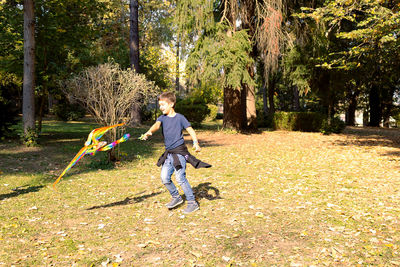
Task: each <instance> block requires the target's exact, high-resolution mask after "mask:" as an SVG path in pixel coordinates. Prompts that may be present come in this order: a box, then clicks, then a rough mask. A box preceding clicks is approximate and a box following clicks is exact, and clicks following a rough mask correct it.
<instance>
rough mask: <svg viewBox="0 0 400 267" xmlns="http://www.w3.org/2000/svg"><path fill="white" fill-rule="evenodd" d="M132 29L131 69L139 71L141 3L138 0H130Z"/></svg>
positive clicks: (130, 39)
mask: <svg viewBox="0 0 400 267" xmlns="http://www.w3.org/2000/svg"><path fill="white" fill-rule="evenodd" d="M129 8H130V17H129V21H130V31H129V33H130V34H129V48H130V54H129V55H130V63H131V69H133V70H135V71H136V73H139V11H138V10H139V3H138V1H137V0H130V3H129Z"/></svg>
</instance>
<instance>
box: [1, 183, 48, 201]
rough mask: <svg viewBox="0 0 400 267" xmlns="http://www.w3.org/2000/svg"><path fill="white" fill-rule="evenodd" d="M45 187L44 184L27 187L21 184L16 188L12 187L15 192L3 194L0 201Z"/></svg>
mask: <svg viewBox="0 0 400 267" xmlns="http://www.w3.org/2000/svg"><path fill="white" fill-rule="evenodd" d="M24 187H25V188H24ZM43 187H44V185H36V186H29V187H27V185H24V186H20V187H17V188H15V189H12V190H13V192H11V193H8V194H1V195H0V201H2V200H4V199H7V198H12V197H17V196H19V195H24V194H28V193H32V192H38V191H39V190H40V189H42V188H43Z"/></svg>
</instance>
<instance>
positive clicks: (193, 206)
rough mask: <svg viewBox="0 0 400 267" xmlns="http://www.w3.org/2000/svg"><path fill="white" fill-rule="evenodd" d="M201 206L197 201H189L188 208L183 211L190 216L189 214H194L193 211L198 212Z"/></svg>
mask: <svg viewBox="0 0 400 267" xmlns="http://www.w3.org/2000/svg"><path fill="white" fill-rule="evenodd" d="M199 208H200V207H199V204H197V202H196V201H188V204H187V207H186V209H184V210H183V213H185V214H188V213H192V212H193V211H196V210H198V209H199Z"/></svg>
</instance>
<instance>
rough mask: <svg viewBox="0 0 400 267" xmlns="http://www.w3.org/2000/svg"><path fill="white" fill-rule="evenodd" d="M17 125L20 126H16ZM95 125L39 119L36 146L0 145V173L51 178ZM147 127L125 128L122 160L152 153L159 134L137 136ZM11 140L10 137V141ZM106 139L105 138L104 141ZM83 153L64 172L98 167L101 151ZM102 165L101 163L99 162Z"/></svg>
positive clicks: (92, 169)
mask: <svg viewBox="0 0 400 267" xmlns="http://www.w3.org/2000/svg"><path fill="white" fill-rule="evenodd" d="M18 127H19V128H21V127H22V126H21V125H19V126H18ZM96 127H98V125H97V124H94V123H93V122H91V121H82V122H60V121H54V120H49V119H47V120H44V121H43V131H42V134H41V136H40V140H39V145H40V146H39V147H34V148H26V147H25V146H23V145H22V144H18V143H17V144H16V143H15V142H9V143H5V144H4V145H3V144H1V146H0V149H1V151H0V158H1V159H2V160H1V161H0V171H1V172H2V173H3V174H11V175H18V174H19V173H24V174H41V173H43V174H45V176H49V175H50V176H54V179H55V178H56V177H57V176H58V175H59V174H60V173H61V172H62V170H64V168H66V166H67V165H68V164H69V162H70V161H71V160H72V159H73V157H74V156H75V155H76V153H77V152H78V151H79V150H80V149H81V148H82V146H83V145H84V142H85V140H86V138H87V137H88V134H89V133H90V131H91V130H92V129H94V128H96ZM147 128H148V127H147V126H142V127H138V128H126V129H125V130H124V133H125V132H126V133H130V134H131V138H130V139H129V140H128V141H127V142H125V143H122V144H121V145H120V146H119V150H120V151H121V152H122V153H121V155H124V156H123V158H122V161H123V162H133V161H135V160H137V159H138V158H146V157H151V156H153V154H154V153H155V152H154V148H155V147H156V146H159V145H160V144H161V143H162V137H161V134H160V133H157V134H156V135H155V136H154V137H153V138H152V140H151V142H143V141H140V140H138V139H137V138H138V137H139V136H140V134H141V133H144V132H145V131H146V130H147ZM11 141H12V140H11ZM108 141H109V140H108ZM106 153H107V152H99V153H97V154H96V155H95V156H89V155H86V156H85V157H84V158H85V159H84V160H83V161H81V162H78V163H77V164H76V165H75V166H74V167H73V169H72V170H70V172H68V174H73V175H74V176H76V175H77V174H81V173H87V172H92V171H96V170H97V169H99V165H102V164H103V162H102V160H101V159H102V158H104V156H103V155H101V154H106ZM103 165H104V164H103Z"/></svg>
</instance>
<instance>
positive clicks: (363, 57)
mask: <svg viewBox="0 0 400 267" xmlns="http://www.w3.org/2000/svg"><path fill="white" fill-rule="evenodd" d="M398 10H399V6H398V4H397V3H396V1H385V0H383V1H370V0H362V1H354V0H348V1H333V0H331V1H327V2H326V3H325V4H324V5H323V6H322V7H319V8H316V9H310V8H303V13H302V14H301V18H303V19H304V18H311V19H312V20H313V21H314V22H316V24H315V25H317V27H320V28H322V29H325V33H326V36H328V37H331V40H333V41H334V42H333V44H334V45H333V46H329V47H327V52H326V53H325V54H324V55H323V56H322V57H319V58H318V59H317V61H318V62H317V65H318V66H320V67H321V68H325V69H326V70H328V71H329V70H336V71H343V72H354V73H355V72H357V73H358V74H359V75H357V76H356V77H357V78H358V79H359V80H358V81H356V84H358V86H359V88H365V89H366V91H365V93H366V94H367V95H368V98H369V111H370V121H369V125H370V126H379V124H380V122H381V120H382V114H383V113H384V109H385V107H386V111H388V109H387V108H389V110H390V106H391V105H392V103H393V94H394V92H395V90H394V89H395V88H396V84H398V82H399V77H398V72H397V71H396V69H397V70H398V68H399V63H398V57H399V48H400V42H399V38H398V36H399V33H400V32H399V31H400V30H399V27H398V21H399V16H400V15H399V12H398ZM331 44H332V42H331ZM386 84H389V85H390V86H385V85H386ZM382 102H385V104H384V105H383V104H382ZM388 103H390V104H388ZM386 113H387V112H386ZM389 113H390V112H389ZM386 117H387V115H386Z"/></svg>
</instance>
